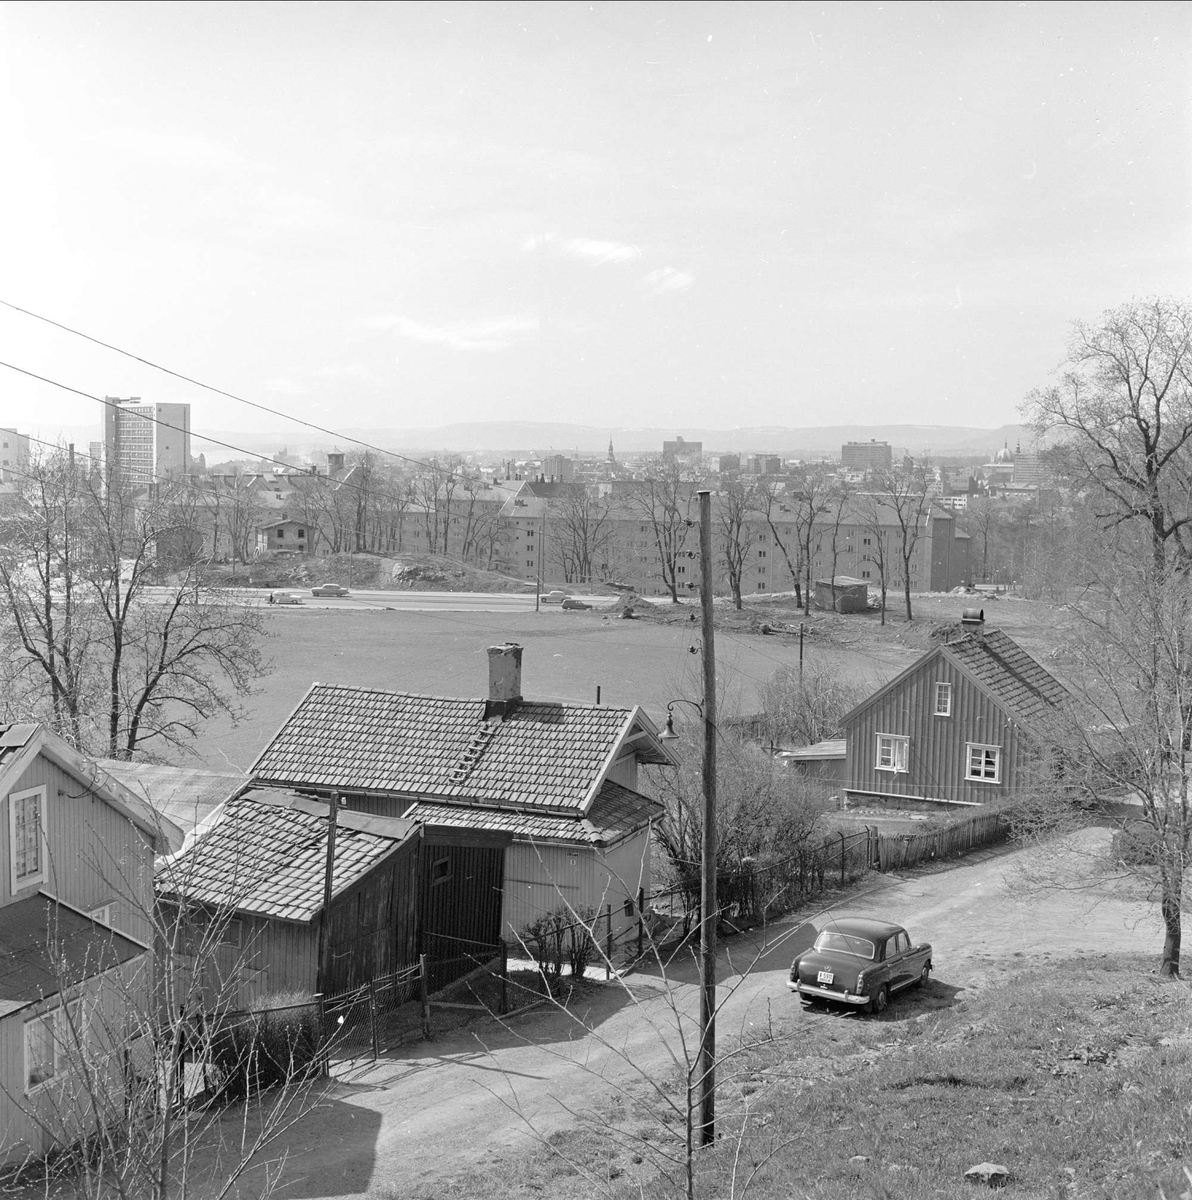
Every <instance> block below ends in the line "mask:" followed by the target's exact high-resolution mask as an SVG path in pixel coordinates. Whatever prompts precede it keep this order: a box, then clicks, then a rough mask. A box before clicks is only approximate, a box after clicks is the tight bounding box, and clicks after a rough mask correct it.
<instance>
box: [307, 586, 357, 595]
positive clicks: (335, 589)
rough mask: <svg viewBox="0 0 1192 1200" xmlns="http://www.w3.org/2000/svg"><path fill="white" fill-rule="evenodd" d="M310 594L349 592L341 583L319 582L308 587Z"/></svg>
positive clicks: (347, 593) (341, 593) (342, 593)
mask: <svg viewBox="0 0 1192 1200" xmlns="http://www.w3.org/2000/svg"><path fill="white" fill-rule="evenodd" d="M310 594H311V595H312V596H350V595H351V593H350V592H349V591H348V589H347V588H346V587H344V586H343V584H342V583H320V584H319V586H318V587H312V588H311V589H310Z"/></svg>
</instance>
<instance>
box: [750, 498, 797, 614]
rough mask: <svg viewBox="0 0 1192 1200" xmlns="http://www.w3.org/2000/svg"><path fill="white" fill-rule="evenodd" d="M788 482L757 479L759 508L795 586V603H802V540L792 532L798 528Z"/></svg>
mask: <svg viewBox="0 0 1192 1200" xmlns="http://www.w3.org/2000/svg"><path fill="white" fill-rule="evenodd" d="M785 489H786V485H785V484H783V483H780V482H779V481H778V480H777V479H760V480H758V483H757V490H756V499H757V508H758V511H759V512H760V513H761V514H762V516H763V517H764V518H765V521H766V527H767V528H768V529H769V531H770V536H771V537H772V538H773V539H774V545H775V546H776V547H777V549H778V552H779V553H780V554H781V555H782V560H783V562H785V563H786V569H787V572H788V573H789V575H790V577H791V584H792V585H793V587H794V590H795V603H796V604H797V605H799V606H800V607H801V606H802V604H803V582H802V580H803V566H802V563H801V561H800V559H799V552H800V542H799V539H798V537H797V536H795V534H794V533H793V532H792V531H793V530H794V529H795V526H794V524H793V522H794V512H793V511H792V509H791V507H790V505H789V503H788V498H787V495H786V490H785Z"/></svg>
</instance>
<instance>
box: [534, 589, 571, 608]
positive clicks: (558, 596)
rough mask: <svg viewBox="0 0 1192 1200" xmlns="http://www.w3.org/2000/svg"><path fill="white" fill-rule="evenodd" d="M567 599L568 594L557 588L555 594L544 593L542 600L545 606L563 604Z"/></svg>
mask: <svg viewBox="0 0 1192 1200" xmlns="http://www.w3.org/2000/svg"><path fill="white" fill-rule="evenodd" d="M566 599H567V593H566V592H564V591H560V590H559V589H558V588H556V589H555V590H554V591H553V592H543V593H542V596H541V597H540V600H541V602H542V603H543V604H562V603H563V601H564V600H566Z"/></svg>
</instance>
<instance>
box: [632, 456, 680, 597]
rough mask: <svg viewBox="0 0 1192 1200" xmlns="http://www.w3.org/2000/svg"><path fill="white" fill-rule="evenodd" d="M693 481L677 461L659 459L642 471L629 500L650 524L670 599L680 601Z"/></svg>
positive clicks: (660, 570)
mask: <svg viewBox="0 0 1192 1200" xmlns="http://www.w3.org/2000/svg"><path fill="white" fill-rule="evenodd" d="M691 492H692V485H691V484H690V483H688V482H686V481H685V480H684V479H683V476H682V471H681V469H680V467H679V464H678V463H675V462H668V461H659V462H656V463H654V464H652V465H651V466H650V467H649V468H648V469H647V470H646V471H645V473H644V474H643V476H642V479H641V481H640V482H639V484H638V487H637V488H636V490H635V491H634V493H633V495H632V498H631V501H630V504H631V507H632V509H633V511H634V512H636V513H637V514H638V515H639V516H640V517H641V518H642V521H643V522H644V523H645V524H646V526H647V531H648V532H649V534H650V535H651V539H652V541H653V543H654V547H655V549H656V551H657V553H658V564H659V567H658V570H659V574H660V575H661V577H662V582H663V585H664V586H665V587H666V589H667V591H669V592H670V596H671V600H672V601H673V602H674V603H675V604H678V602H679V578H678V577H679V559H680V557H682V555H683V547H684V545H686V542H687V537H688V534H689V533H690V531H691V527H692V521H691V519H690V518H689V516H688V514H689V512H690V511H691Z"/></svg>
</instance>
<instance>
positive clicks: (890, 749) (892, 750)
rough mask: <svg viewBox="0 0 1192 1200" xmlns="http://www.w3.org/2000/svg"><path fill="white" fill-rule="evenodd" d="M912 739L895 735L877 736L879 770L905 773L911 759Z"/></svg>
mask: <svg viewBox="0 0 1192 1200" xmlns="http://www.w3.org/2000/svg"><path fill="white" fill-rule="evenodd" d="M910 746H911V739H910V738H909V737H902V736H900V735H898V734H893V733H879V734H878V735H877V764H876V765H877V769H878V770H879V771H905V770H906V769H907V762H908V761H909V759H910Z"/></svg>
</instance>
